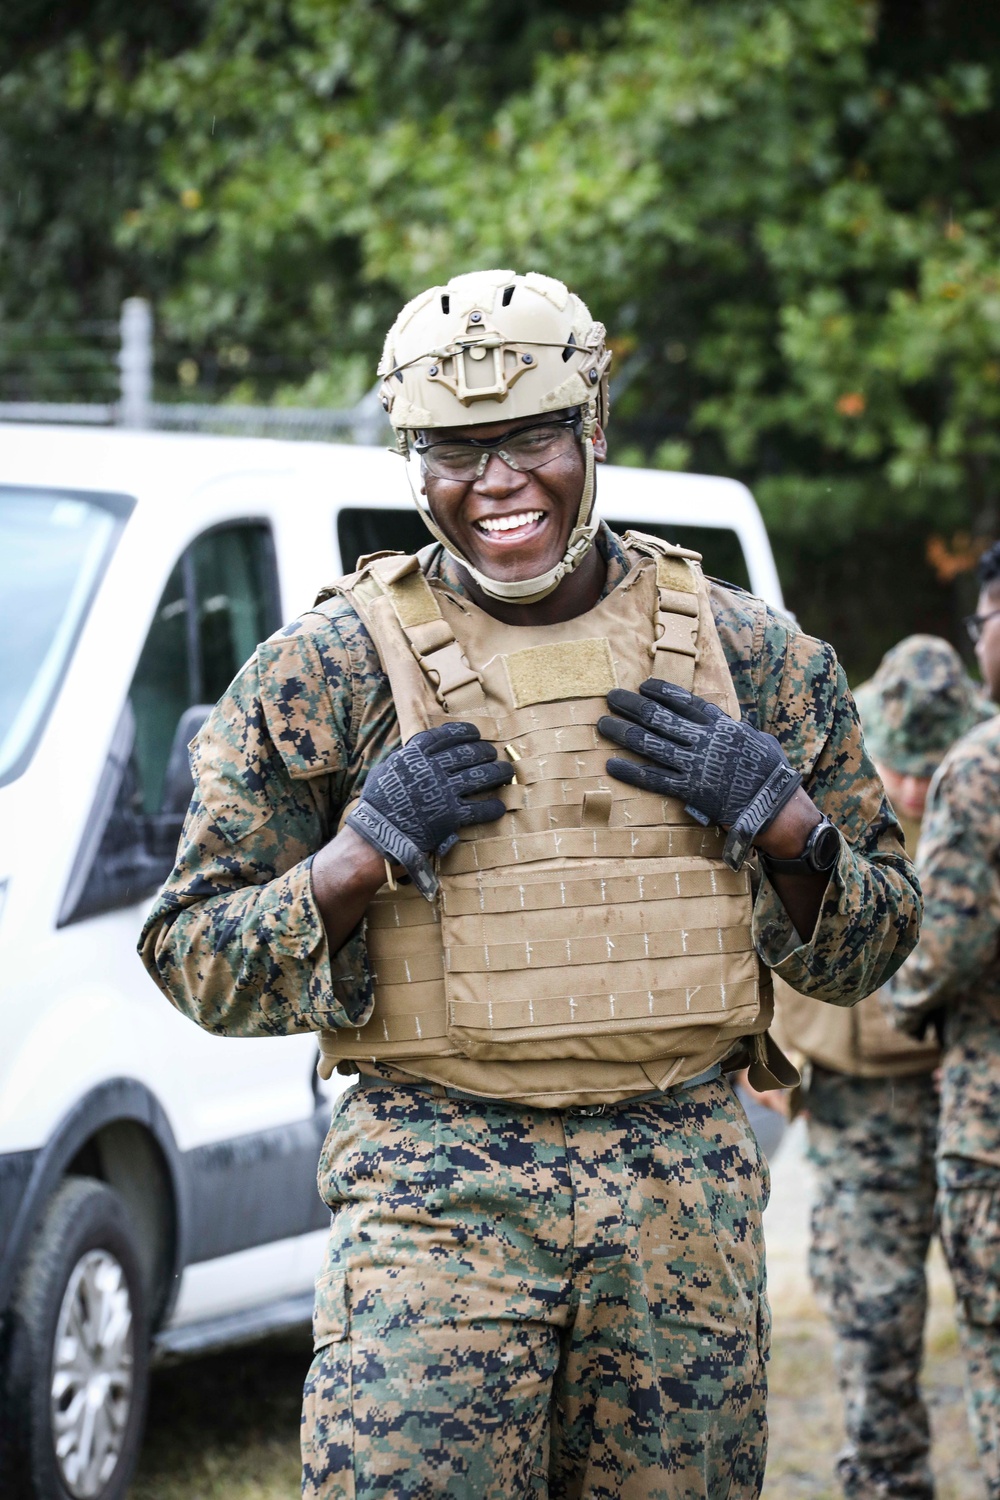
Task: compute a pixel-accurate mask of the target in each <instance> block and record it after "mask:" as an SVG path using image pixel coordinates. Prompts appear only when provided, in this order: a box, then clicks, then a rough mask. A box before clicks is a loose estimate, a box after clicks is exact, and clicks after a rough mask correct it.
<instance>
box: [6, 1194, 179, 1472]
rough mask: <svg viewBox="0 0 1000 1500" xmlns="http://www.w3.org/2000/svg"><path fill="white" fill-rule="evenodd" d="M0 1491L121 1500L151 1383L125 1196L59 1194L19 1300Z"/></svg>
mask: <svg viewBox="0 0 1000 1500" xmlns="http://www.w3.org/2000/svg"><path fill="white" fill-rule="evenodd" d="M8 1359H9V1363H8V1365H7V1380H6V1384H7V1391H6V1395H5V1396H4V1397H3V1398H2V1399H3V1405H2V1408H0V1417H2V1419H3V1421H2V1425H3V1426H4V1427H5V1429H6V1431H5V1434H4V1436H5V1442H4V1452H3V1456H2V1459H0V1481H3V1482H2V1483H0V1492H2V1493H3V1494H4V1496H7V1497H10V1500H15V1497H16V1500H121V1497H122V1496H124V1494H125V1491H126V1489H127V1487H128V1483H129V1480H130V1479H131V1477H132V1471H133V1469H134V1468H135V1463H136V1459H137V1457H138V1454H139V1444H140V1441H141V1437H142V1425H143V1420H144V1417H145V1409H146V1394H147V1386H148V1380H149V1348H148V1334H147V1328H146V1297H145V1294H144V1290H143V1285H142V1276H141V1273H140V1270H139V1257H138V1254H137V1251H136V1247H135V1237H134V1233H133V1231H132V1228H131V1226H130V1224H129V1220H128V1215H127V1213H126V1211H125V1206H124V1204H123V1203H122V1200H121V1199H120V1198H119V1196H118V1194H117V1193H115V1192H113V1191H112V1189H111V1188H109V1187H107V1186H105V1184H104V1183H103V1182H98V1181H96V1180H95V1179H94V1178H91V1177H70V1178H67V1179H66V1181H65V1182H63V1183H62V1184H61V1186H60V1187H59V1188H58V1189H57V1191H56V1192H55V1193H54V1194H53V1196H52V1200H51V1202H50V1203H49V1205H48V1208H47V1209H46V1212H45V1217H44V1219H43V1220H42V1223H41V1224H40V1226H39V1228H38V1230H37V1232H36V1234H35V1237H34V1240H33V1242H32V1245H31V1249H30V1251H29V1253H28V1257H27V1260H26V1262H25V1265H24V1269H23V1271H22V1272H21V1276H20V1280H19V1283H18V1287H17V1291H16V1293H15V1296H14V1301H13V1303H12V1305H11V1317H10V1342H9V1348H8Z"/></svg>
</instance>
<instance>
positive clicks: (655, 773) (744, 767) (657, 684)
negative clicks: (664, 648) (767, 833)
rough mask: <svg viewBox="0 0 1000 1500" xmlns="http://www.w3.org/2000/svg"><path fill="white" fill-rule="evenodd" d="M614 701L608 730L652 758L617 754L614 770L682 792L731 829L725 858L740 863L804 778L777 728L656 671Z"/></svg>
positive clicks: (698, 810) (693, 807)
mask: <svg viewBox="0 0 1000 1500" xmlns="http://www.w3.org/2000/svg"><path fill="white" fill-rule="evenodd" d="M608 706H609V707H610V708H612V709H613V710H614V716H613V717H612V716H611V715H608V714H606V715H604V716H603V717H602V718H601V719H600V720H599V722H598V726H597V727H598V729H599V730H600V732H601V734H603V735H605V736H606V737H607V738H608V739H609V740H614V742H615V744H617V745H621V746H622V747H623V749H625V750H631V751H632V752H633V753H634V754H636V755H644V756H646V757H647V760H649V761H652V762H653V764H652V765H643V764H639V763H637V762H635V761H632V760H623V759H621V758H619V757H617V756H612V758H611V759H610V760H609V761H608V773H609V775H611V776H615V777H617V779H618V780H619V781H627V782H628V783H629V784H630V785H632V786H638V787H642V788H643V789H645V790H646V791H650V792H658V793H659V794H660V795H661V796H667V797H679V798H680V799H681V800H682V801H683V802H684V803H685V804H686V806H687V810H688V811H689V812H691V813H693V814H694V816H695V817H697V818H699V820H700V821H703V822H709V823H718V824H719V826H720V827H722V828H726V829H728V830H729V836H728V838H727V839H726V845H725V849H724V850H723V858H724V859H725V861H726V863H727V864H728V865H729V866H730V867H731V868H732V869H734V870H738V869H739V868H740V866H741V865H742V863H743V861H744V859H745V858H746V856H747V854H748V852H749V850H750V846H751V845H752V843H753V841H754V839H755V838H756V837H757V836H758V834H760V833H763V831H764V829H765V828H767V827H768V826H769V824H770V823H772V822H773V821H774V819H775V818H776V817H777V815H778V813H779V812H780V811H781V809H782V808H783V807H784V806H785V803H786V802H788V801H789V799H790V798H791V797H792V796H793V795H794V794H795V791H796V789H797V788H798V787H800V786H801V785H802V777H801V776H800V774H799V772H798V771H795V770H793V769H792V767H791V766H790V765H789V764H788V760H787V759H786V757H785V752H784V751H783V750H782V748H781V746H780V745H779V744H778V741H777V740H776V739H775V738H774V736H773V735H771V734H765V733H764V732H763V731H762V730H760V729H754V728H753V726H752V725H750V724H747V723H744V722H743V721H742V720H739V719H731V718H730V717H729V715H728V714H725V713H723V712H722V710H721V709H720V708H716V706H715V704H714V703H706V701H705V699H704V698H699V697H698V696H697V695H696V694H694V693H689V692H688V691H687V689H686V688H682V687H678V686H677V685H676V684H675V683H672V682H661V681H660V680H659V679H658V678H655V677H650V678H647V680H646V681H645V682H644V683H643V684H642V686H641V687H640V689H639V692H638V693H630V692H626V691H625V690H624V689H623V688H614V689H613V690H612V691H611V692H610V693H609V694H608Z"/></svg>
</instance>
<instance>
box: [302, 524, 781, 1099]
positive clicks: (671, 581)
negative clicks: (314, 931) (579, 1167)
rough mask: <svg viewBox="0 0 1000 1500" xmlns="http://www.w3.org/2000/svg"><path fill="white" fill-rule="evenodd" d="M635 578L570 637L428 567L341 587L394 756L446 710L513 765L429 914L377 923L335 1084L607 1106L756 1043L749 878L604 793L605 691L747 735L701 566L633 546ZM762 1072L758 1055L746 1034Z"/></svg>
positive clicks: (678, 811) (416, 902) (649, 802)
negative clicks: (365, 983)
mask: <svg viewBox="0 0 1000 1500" xmlns="http://www.w3.org/2000/svg"><path fill="white" fill-rule="evenodd" d="M625 540H626V545H627V547H628V551H629V556H630V560H631V562H632V567H631V570H630V572H629V573H628V575H627V577H626V578H625V579H624V580H623V581H622V582H621V583H620V584H619V585H618V587H617V588H615V589H614V590H613V591H612V592H611V593H610V594H609V595H608V596H607V597H606V598H604V599H603V600H601V601H600V603H598V604H597V605H596V606H595V608H593V609H592V610H590V611H588V612H587V613H586V614H583V615H580V616H578V617H577V618H576V619H573V620H569V621H566V622H565V623H563V624H559V625H545V626H538V627H535V626H528V627H523V626H521V627H515V626H508V625H504V624H502V623H501V622H499V621H497V620H495V619H494V618H493V617H492V616H490V615H488V614H486V613H485V612H484V611H482V610H480V609H479V608H477V607H476V606H475V605H474V604H472V603H471V601H470V600H468V599H466V598H459V597H457V596H455V595H454V594H452V593H450V592H448V591H447V590H446V589H445V588H444V587H443V586H440V585H438V584H436V583H430V582H428V580H427V578H426V577H425V575H424V573H423V572H422V571H421V568H420V566H419V562H418V559H417V558H415V557H406V556H402V555H400V554H392V555H388V556H386V555H382V556H379V557H377V558H375V559H369V560H367V562H366V563H365V565H364V566H363V567H362V568H361V570H360V571H359V572H358V573H356V574H354V575H352V576H351V577H349V578H347V579H345V580H344V581H343V583H342V584H340V585H338V589H339V591H340V592H342V593H343V594H344V595H345V596H346V597H347V598H348V599H349V600H350V601H351V603H352V604H353V605H354V607H355V609H356V610H357V612H358V614H359V615H360V616H361V618H362V619H363V620H364V622H365V624H366V625H367V627H368V629H369V631H370V632H371V635H372V637H373V639H374V641H375V644H376V647H377V649H378V652H379V656H380V658H381V661H382V664H383V666H384V668H385V670H386V673H387V675H388V678H389V682H390V685H391V688H392V693H393V698H394V700H395V705H396V711H397V714H398V717H399V724H400V731H401V733H402V736H403V739H404V740H407V739H409V738H410V737H411V736H412V735H413V734H415V733H416V732H417V731H418V730H420V729H424V728H427V727H428V726H429V725H431V724H435V723H440V722H442V721H443V720H444V719H445V718H446V717H447V716H453V717H456V718H461V719H464V720H468V721H470V722H472V723H474V724H476V725H477V726H478V727H479V729H480V732H481V733H482V736H483V738H484V739H487V740H490V741H492V742H493V744H495V745H496V747H497V750H498V752H499V754H500V755H506V756H507V757H508V758H509V759H511V760H513V761H514V764H515V770H516V774H517V781H516V784H514V785H512V786H509V787H505V788H503V789H502V791H501V796H502V797H503V800H504V802H505V803H506V805H507V807H508V809H509V811H508V812H507V813H506V814H505V815H504V817H503V819H502V820H501V821H500V822H499V823H486V824H478V825H475V826H473V827H470V828H466V829H464V830H463V831H462V834H461V837H460V839H459V842H458V844H457V845H456V846H455V847H454V848H453V849H452V850H451V851H450V852H449V853H448V854H447V855H446V856H445V857H444V858H443V859H442V860H441V862H440V878H441V888H440V892H439V895H438V899H437V900H436V902H435V903H434V904H429V903H428V902H427V901H425V900H424V899H423V898H422V897H421V896H420V895H418V894H417V892H416V891H415V889H414V888H413V887H412V886H409V885H402V886H400V887H399V889H397V890H396V891H392V890H390V889H389V887H388V886H384V887H383V888H382V889H381V890H380V891H379V892H378V894H377V895H376V897H375V899H374V901H373V902H372V904H371V906H370V907H369V908H368V913H367V934H366V935H367V945H368V953H369V958H370V962H371V966H372V972H373V980H374V1009H373V1011H372V1014H371V1019H370V1020H369V1021H368V1022H367V1024H366V1025H364V1026H362V1027H360V1028H358V1029H344V1030H337V1031H336V1032H326V1033H324V1034H323V1036H322V1038H321V1045H322V1052H323V1064H322V1067H323V1071H324V1072H329V1071H330V1070H332V1068H333V1067H334V1066H335V1065H336V1064H337V1063H339V1062H341V1061H346V1060H352V1061H353V1062H354V1063H355V1064H357V1065H360V1067H361V1070H362V1071H371V1070H372V1069H373V1067H375V1068H377V1071H378V1072H379V1073H380V1074H382V1075H388V1076H390V1077H395V1078H407V1077H409V1078H419V1079H425V1080H430V1081H432V1082H435V1083H439V1084H443V1085H447V1086H451V1087H455V1088H459V1089H462V1090H466V1091H468V1092H470V1093H475V1094H480V1095H485V1096H487V1097H493V1098H503V1099H507V1100H514V1101H518V1102H522V1103H533V1104H544V1105H550V1106H551V1105H565V1104H568V1103H588V1102H593V1101H594V1100H602V1101H608V1100H614V1099H620V1098H626V1097H628V1096H629V1095H631V1094H637V1093H643V1092H648V1090H649V1089H650V1088H651V1087H657V1088H663V1087H668V1086H669V1085H671V1084H673V1083H679V1082H682V1081H684V1080H685V1079H686V1078H691V1077H694V1076H696V1075H697V1074H698V1073H700V1072H702V1071H703V1070H704V1069H705V1068H706V1067H708V1066H710V1065H711V1064H712V1063H714V1062H716V1061H718V1060H720V1059H721V1058H723V1057H725V1056H726V1055H727V1054H728V1053H730V1052H731V1051H732V1050H733V1046H734V1044H735V1043H736V1042H737V1040H738V1039H739V1038H740V1037H743V1036H746V1035H748V1034H752V1033H761V1032H763V1031H764V1030H765V1029H766V1027H767V1024H768V1022H769V1020H770V1016H771V993H770V983H769V980H770V976H769V974H768V972H767V970H766V969H763V968H762V966H761V965H760V963H759V961H758V959H757V956H756V954H755V952H754V948H753V943H752V940H751V914H752V904H753V902H752V894H751V888H750V875H749V871H748V870H747V869H746V868H744V869H743V870H741V871H740V872H739V873H736V872H734V871H732V870H730V869H729V868H728V866H726V865H725V864H724V863H723V860H722V844H723V835H721V834H720V833H719V831H718V830H717V829H715V828H707V829H706V828H703V827H701V825H700V824H698V823H697V822H695V821H694V819H692V818H691V817H690V816H689V815H688V814H687V813H685V811H684V809H683V806H682V804H681V803H680V802H679V801H677V800H676V799H675V798H670V797H667V798H664V797H660V796H657V795H655V794H653V793H651V792H643V791H639V790H637V789H636V788H634V787H630V786H627V785H626V784H625V783H623V782H620V781H616V780H615V779H614V778H613V777H610V776H608V774H607V771H606V761H607V758H608V755H609V754H613V753H616V752H615V747H614V746H612V745H611V744H610V743H609V742H608V741H605V740H603V739H602V738H601V736H600V735H599V734H598V732H597V720H598V718H599V717H600V715H601V714H603V713H606V712H607V702H606V697H607V693H608V692H609V690H610V689H611V688H612V687H615V686H619V687H626V688H631V689H632V690H637V689H638V687H639V685H640V683H641V682H643V681H644V680H645V678H647V677H649V676H655V677H660V678H665V679H668V680H670V681H672V682H676V683H679V684H681V685H682V686H684V687H686V688H690V689H692V690H693V691H694V692H696V693H699V694H700V695H701V696H702V697H703V698H707V699H708V700H709V701H710V702H713V703H716V704H718V705H719V707H720V708H723V709H725V711H726V712H727V713H729V714H732V715H733V716H734V717H736V718H738V717H739V705H738V703H737V699H736V694H735V690H734V688H733V683H732V678H731V676H730V673H729V669H728V665H727V663H726V659H725V655H724V653H723V650H722V644H721V642H720V640H719V636H718V632H717V630H716V628H715V622H714V619H713V617H712V611H711V605H710V601H709V594H708V586H707V584H706V582H705V579H704V577H703V575H702V572H701V569H700V567H699V566H698V555H697V554H696V553H691V552H687V551H685V550H684V549H682V548H677V547H670V546H669V545H668V544H666V543H664V542H661V541H659V540H658V539H656V538H652V537H646V536H643V535H641V534H638V533H631V532H630V533H629V534H628V536H627V537H626V539H625ZM756 1041H757V1044H758V1047H757V1050H758V1052H759V1053H761V1055H762V1042H763V1038H761V1037H759V1036H758V1037H757V1038H756Z"/></svg>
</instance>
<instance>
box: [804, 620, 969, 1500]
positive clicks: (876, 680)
mask: <svg viewBox="0 0 1000 1500" xmlns="http://www.w3.org/2000/svg"><path fill="white" fill-rule="evenodd" d="M856 702H857V706H858V710H859V713H860V715H861V722H862V728H863V731H864V737H865V743H866V745H867V747H868V750H869V753H870V754H871V755H872V757H873V759H874V760H875V761H876V762H877V763H878V764H879V765H881V766H886V767H888V768H889V769H891V770H893V771H896V772H898V773H899V774H900V775H912V776H919V777H929V776H932V775H933V773H934V771H935V770H936V768H937V766H938V765H939V764H940V761H941V758H942V756H943V755H944V754H945V752H946V751H947V749H948V747H949V746H950V745H951V744H953V743H954V741H955V740H956V739H958V738H959V737H960V736H961V735H962V734H964V733H966V732H967V730H969V729H971V728H972V727H973V725H975V724H976V723H978V722H980V720H981V719H983V718H984V717H987V716H988V714H989V708H988V705H986V704H985V703H984V701H983V700H982V699H981V697H980V696H979V693H978V691H977V689H976V687H975V685H974V684H973V683H972V681H971V680H970V678H969V677H968V675H967V673H966V671H965V668H964V667H963V665H962V661H961V658H960V657H959V655H958V653H957V651H955V649H954V647H952V646H950V645H949V644H948V642H947V641H943V640H940V639H939V638H937V637H935V636H927V635H915V636H910V637H908V638H907V639H906V640H905V641H901V642H900V643H899V645H897V646H895V647H894V648H893V649H892V650H891V651H890V652H888V653H887V655H886V656H885V657H884V658H883V660H882V663H881V664H880V666H879V669H878V671H877V672H876V674H875V676H874V677H873V678H872V679H871V680H870V681H869V682H866V683H864V684H863V685H862V686H861V687H860V688H859V689H858V691H857V694H856ZM902 824H903V827H904V830H905V832H906V839H907V844H908V846H909V848H910V851H911V853H912V851H913V849H914V848H915V846H916V838H917V834H918V833H919V825H917V824H911V823H909V822H908V821H907V820H905V819H903V820H902ZM776 1002H777V1022H776V1027H775V1030H776V1033H777V1035H778V1038H779V1040H780V1041H781V1043H782V1044H783V1045H788V1046H789V1047H790V1048H792V1049H795V1050H797V1051H798V1052H799V1053H800V1054H801V1055H802V1056H803V1057H804V1058H805V1059H806V1060H807V1062H808V1064H810V1066H808V1067H807V1068H806V1069H805V1073H806V1086H805V1088H804V1090H803V1097H802V1102H803V1106H804V1108H805V1109H806V1110H807V1111H808V1116H809V1118H808V1132H809V1154H810V1158H811V1160H812V1162H813V1164H814V1165H815V1168H816V1199H815V1202H814V1204H813V1209H812V1221H811V1242H810V1251H809V1269H810V1275H811V1279H812V1283H813V1287H814V1289H815V1291H816V1294H817V1297H818V1300H819V1301H820V1304H821V1305H822V1307H823V1309H824V1311H825V1312H826V1314H827V1316H828V1317H829V1319H830V1321H831V1323H832V1325H833V1328H834V1332H835V1335H836V1360H837V1373H838V1379H839V1383H840V1388H841V1393H842V1396H843V1400H844V1425H845V1431H846V1438H847V1441H846V1444H845V1446H844V1449H843V1450H842V1452H841V1453H840V1454H839V1455H838V1458H837V1474H838V1478H839V1479H840V1482H841V1484H842V1486H843V1489H844V1493H845V1495H847V1496H849V1497H851V1500H876V1497H881V1496H900V1497H906V1500H930V1497H931V1496H932V1495H933V1493H934V1482H933V1477H932V1474H931V1469H930V1464H929V1462H928V1454H929V1449H930V1430H929V1426H928V1420H927V1411H926V1408H925V1406H924V1402H923V1398H922V1396H921V1392H920V1367H921V1363H922V1359H923V1339H924V1321H925V1317H926V1311H927V1280H926V1272H925V1263H926V1259H927V1252H928V1249H929V1246H930V1240H931V1235H932V1232H933V1229H934V1200H935V1176H934V1152H935V1147H936V1143H937V1115H938V1096H937V1089H936V1088H935V1085H934V1078H933V1069H934V1068H935V1066H936V1065H937V1062H938V1060H939V1053H938V1049H937V1047H936V1045H934V1043H933V1041H931V1042H927V1043H925V1044H924V1045H922V1046H918V1045H917V1044H916V1043H914V1042H911V1041H910V1040H909V1039H908V1038H906V1037H903V1036H902V1035H900V1034H899V1033H898V1032H894V1031H893V1029H892V1028H891V1026H890V1025H889V1022H888V1018H887V1017H885V1015H884V1013H883V1010H882V1005H881V997H880V996H878V995H872V996H870V997H869V998H868V999H867V1000H864V1001H862V1002H861V1004H860V1005H858V1006H856V1007H855V1008H854V1009H853V1010H852V1011H850V1012H849V1013H847V1014H843V1013H833V1012H830V1011H829V1010H828V1009H827V1008H825V1007H819V1006H811V1005H810V1002H808V1001H806V1000H803V999H800V998H799V997H797V996H791V995H788V994H787V993H786V992H785V991H784V989H783V987H779V990H778V993H777V994H776Z"/></svg>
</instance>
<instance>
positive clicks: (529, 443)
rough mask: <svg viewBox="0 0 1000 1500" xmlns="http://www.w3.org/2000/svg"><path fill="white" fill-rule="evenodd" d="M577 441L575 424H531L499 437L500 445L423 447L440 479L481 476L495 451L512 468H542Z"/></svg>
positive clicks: (428, 463)
mask: <svg viewBox="0 0 1000 1500" xmlns="http://www.w3.org/2000/svg"><path fill="white" fill-rule="evenodd" d="M575 442H576V434H575V432H574V431H573V424H571V423H565V424H559V425H555V424H553V425H552V426H544V427H541V426H540V427H527V428H524V429H523V430H522V431H521V432H514V433H511V434H509V435H508V436H507V437H504V438H502V439H498V442H497V446H496V447H495V448H494V447H493V446H492V444H490V445H489V446H484V445H483V444H481V443H471V442H469V443H466V442H454V443H432V444H431V445H430V447H428V448H425V449H423V450H422V451H421V455H420V456H421V458H422V460H423V463H424V467H425V468H426V469H427V470H428V471H429V472H430V473H431V474H435V475H437V477H438V478H440V479H458V480H470V479H477V478H478V477H479V476H480V475H481V474H482V473H483V471H484V470H485V468H486V464H487V463H488V462H489V460H490V458H491V457H492V455H493V454H494V453H496V454H497V455H498V456H499V457H500V458H502V459H503V460H504V462H505V463H507V464H509V465H510V467H511V468H512V469H518V470H528V471H530V470H531V469H540V468H541V467H542V465H543V464H547V463H551V462H552V460H553V459H555V458H558V457H560V455H561V454H563V453H565V452H568V451H569V449H570V448H571V447H572V445H573V444H574V443H575Z"/></svg>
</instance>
